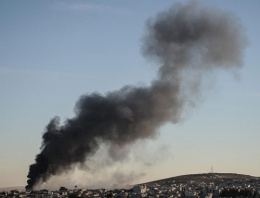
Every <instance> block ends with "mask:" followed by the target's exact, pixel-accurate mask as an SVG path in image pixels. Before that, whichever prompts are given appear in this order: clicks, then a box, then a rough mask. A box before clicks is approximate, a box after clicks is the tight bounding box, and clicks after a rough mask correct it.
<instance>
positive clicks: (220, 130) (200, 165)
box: [0, 0, 260, 187]
mask: <svg viewBox="0 0 260 198" xmlns="http://www.w3.org/2000/svg"><path fill="white" fill-rule="evenodd" d="M174 2H177V1H167V0H165V1H154V0H152V1H151V0H149V1H148V0H144V1H136V0H133V1H115V0H113V1H102V0H100V1H87V0H85V1H78V0H76V1H67V0H65V1H59V0H56V1H49V0H46V1H33V0H26V1H19V0H12V1H7V0H4V1H1V2H0V27H1V31H0V93H1V97H0V109H1V114H0V159H1V161H0V162H1V166H0V176H1V178H5V179H1V181H0V187H2V186H3V187H4V186H15V185H25V184H26V176H27V173H28V166H29V165H30V164H31V163H33V162H34V157H35V155H36V154H37V153H38V152H39V147H40V144H41V135H42V132H43V131H44V128H45V126H46V124H47V123H48V122H49V120H50V119H51V118H53V117H54V116H55V115H58V116H60V117H61V119H62V120H65V119H66V118H71V117H73V115H74V112H73V109H74V105H75V102H76V101H77V100H78V98H79V96H80V95H82V94H86V93H92V92H99V93H101V94H103V93H106V92H108V91H113V90H117V89H119V88H121V87H122V86H124V85H127V84H130V85H138V84H142V85H143V84H145V85H149V83H150V82H151V80H153V79H154V78H155V76H156V69H157V63H153V62H151V61H148V60H146V59H145V58H144V57H143V56H142V54H141V52H140V49H141V45H142V37H143V36H144V33H145V23H146V21H147V19H148V18H150V17H153V16H155V15H156V14H157V13H158V12H160V11H162V10H165V9H168V8H169V7H170V6H171V5H172V4H173V3H174ZM182 2H187V1H182ZM199 2H201V3H202V4H206V5H208V6H213V7H218V8H219V9H222V10H225V11H230V12H232V13H234V14H235V15H236V16H238V17H239V18H240V20H241V21H242V24H243V25H244V27H245V29H246V33H247V37H248V39H249V46H248V47H247V49H246V51H245V57H244V66H243V67H242V68H241V69H240V70H239V71H237V72H235V73H234V72H230V71H229V72H217V73H215V74H214V76H212V77H210V78H209V79H207V80H208V84H207V85H206V86H205V88H204V91H203V93H202V95H201V100H200V102H199V105H197V106H196V108H193V109H191V110H190V111H189V112H187V113H186V114H187V115H186V116H185V117H184V118H183V120H182V122H181V123H178V124H177V125H172V124H166V125H165V126H163V127H161V129H160V134H159V135H158V137H157V138H155V139H152V140H147V141H145V144H144V145H143V147H144V148H140V147H138V146H137V147H138V149H141V150H142V152H141V154H142V155H141V156H143V157H140V161H144V162H136V163H134V161H127V162H122V164H120V166H121V167H124V168H123V169H122V170H125V171H126V172H127V170H128V172H129V173H131V172H138V173H142V174H140V175H142V177H136V180H131V181H130V182H138V181H147V180H153V179H159V178H164V177H170V176H175V175H176V176H177V175H181V174H189V173H202V172H209V171H210V167H211V166H213V167H214V171H216V172H236V173H242V174H250V175H254V176H260V170H259V167H260V156H259V153H258V151H259V149H260V146H259V140H260V134H259V131H260V124H259V118H260V86H259V76H260V68H259V55H258V53H259V51H260V49H259V48H260V47H259V43H260V42H259V41H260V40H259V35H260V27H259V25H258V23H257V20H258V19H259V17H260V16H259V15H260V14H259V7H260V2H259V1H242V0H241V1H240V0H229V1H224V0H218V1H210V2H209V1H202V0H201V1H199ZM138 149H133V151H132V152H133V153H136V152H138ZM135 150H136V151H135ZM158 152H159V153H160V154H156V153H158ZM154 153H155V154H154ZM162 153H164V154H162ZM157 155H158V156H157ZM141 158H143V160H141ZM129 164H130V165H131V167H129V166H130V165H129ZM144 164H149V166H144ZM133 167H135V168H134V169H133ZM117 168H118V167H117ZM131 168H132V169H131ZM110 169H113V168H111V167H110ZM116 170H117V169H116V168H115V170H109V171H116ZM109 171H108V173H109ZM108 173H106V174H108ZM70 174H72V175H73V178H74V181H75V182H79V183H82V180H84V178H80V179H77V177H79V176H78V175H79V173H77V172H76V173H75V171H74V172H72V173H70ZM104 174H105V173H104ZM93 175H94V174H93ZM93 175H92V176H93ZM86 177H87V176H86ZM93 177H97V175H94V176H93ZM86 185H87V184H86Z"/></svg>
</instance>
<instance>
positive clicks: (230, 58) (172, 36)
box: [26, 1, 247, 189]
mask: <svg viewBox="0 0 260 198" xmlns="http://www.w3.org/2000/svg"><path fill="white" fill-rule="evenodd" d="M246 43H247V39H246V37H245V34H244V29H243V27H242V25H241V23H240V21H239V19H238V18H236V17H235V16H233V15H232V14H230V13H226V12H222V11H220V10H217V9H212V8H208V7H204V6H202V5H200V4H198V3H197V2H193V1H192V2H189V3H188V4H185V5H183V4H180V3H177V4H174V5H173V6H172V7H171V8H169V9H168V10H167V11H164V12H161V13H159V14H158V15H157V16H156V17H154V18H151V19H149V20H148V22H147V29H146V34H145V36H144V38H143V45H142V53H143V55H144V56H145V57H147V58H149V59H150V60H152V61H155V62H156V63H157V64H159V65H160V66H159V68H158V74H157V78H156V79H155V80H153V81H152V82H151V84H150V86H148V87H144V86H143V87H136V86H129V85H128V86H124V87H123V88H122V89H120V90H117V91H112V92H109V93H107V94H106V95H101V94H97V93H93V94H87V95H83V96H81V97H80V99H79V100H78V102H77V104H76V107H75V117H74V118H71V119H67V120H66V121H65V123H64V124H63V125H60V124H59V118H58V117H55V118H53V119H52V120H51V121H50V123H49V124H48V125H47V126H46V130H45V132H44V134H43V137H42V138H43V140H42V145H41V151H40V153H39V154H38V155H37V156H36V159H35V163H34V164H32V165H30V168H29V173H28V176H27V177H28V181H27V183H28V185H27V186H26V189H33V187H34V186H35V185H36V184H37V183H40V182H45V181H47V180H48V179H49V178H50V177H52V176H55V175H59V174H61V173H62V172H64V171H66V170H69V169H71V167H73V165H75V164H76V163H82V164H83V163H84V162H85V161H86V160H87V159H88V158H90V157H91V156H93V155H94V154H95V152H96V151H97V150H98V149H99V146H100V144H101V143H105V144H107V145H109V147H108V154H109V157H110V158H112V159H113V160H115V161H116V160H120V159H122V158H124V157H125V156H126V155H127V154H126V153H122V152H120V151H124V148H125V147H128V146H131V145H132V144H133V143H135V142H136V141H137V140H138V141H139V140H142V139H147V138H151V137H154V136H155V135H156V134H157V132H158V129H159V127H160V126H162V125H163V124H164V123H167V122H172V123H178V121H179V120H180V118H181V116H182V114H183V111H184V109H185V108H186V107H187V106H188V105H189V103H193V104H196V96H197V95H198V94H200V90H201V89H200V86H201V79H202V78H203V77H204V76H205V75H207V74H208V72H212V71H214V70H218V69H225V70H227V69H232V70H233V69H235V68H239V67H241V66H242V63H243V61H242V59H243V51H244V48H245V47H246Z"/></svg>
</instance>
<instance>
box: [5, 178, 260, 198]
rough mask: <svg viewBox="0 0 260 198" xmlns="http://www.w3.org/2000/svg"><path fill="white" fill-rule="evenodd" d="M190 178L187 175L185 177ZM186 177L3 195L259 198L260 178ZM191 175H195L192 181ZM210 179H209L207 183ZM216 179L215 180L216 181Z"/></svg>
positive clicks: (22, 197)
mask: <svg viewBox="0 0 260 198" xmlns="http://www.w3.org/2000/svg"><path fill="white" fill-rule="evenodd" d="M186 178H187V177H186ZM186 178H182V179H180V178H178V177H176V178H169V179H164V180H159V181H154V182H149V183H146V184H138V185H134V186H132V187H131V188H129V189H94V190H93V189H92V190H91V189H84V188H77V186H75V188H74V189H72V190H69V189H67V188H66V187H60V189H59V190H56V191H49V190H46V189H43V190H38V191H29V190H28V191H20V192H19V191H18V190H10V191H3V192H0V197H1V198H4V197H12V198H34V197H36V198H77V197H89V198H105V197H115V198H128V197H129V198H140V197H148V198H152V197H158V198H163V197H190V198H213V197H253V198H259V197H260V178H257V177H237V178H225V177H223V175H218V174H204V176H201V175H200V176H198V177H188V178H189V179H188V180H186V181H184V180H185V179H186ZM192 178H195V179H194V180H192ZM207 181H209V182H207ZM213 181H214V182H213Z"/></svg>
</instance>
